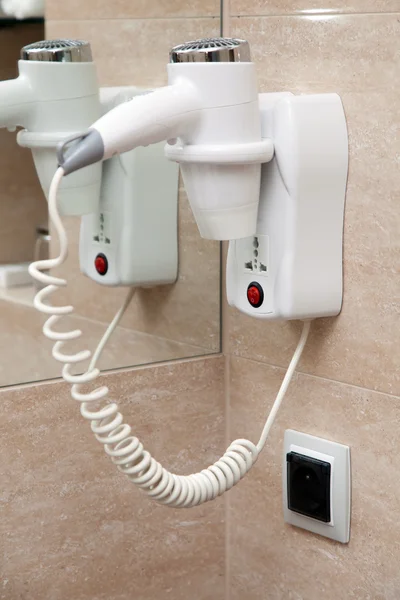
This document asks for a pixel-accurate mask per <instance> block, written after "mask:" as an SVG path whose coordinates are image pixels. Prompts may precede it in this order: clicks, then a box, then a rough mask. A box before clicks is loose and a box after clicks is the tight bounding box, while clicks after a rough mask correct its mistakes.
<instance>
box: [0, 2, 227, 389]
mask: <svg viewBox="0 0 400 600" xmlns="http://www.w3.org/2000/svg"><path fill="white" fill-rule="evenodd" d="M123 4H126V6H125V8H124V9H123V8H121V9H116V8H115V7H113V3H108V4H106V5H104V3H101V2H98V1H97V2H96V1H93V2H90V3H84V6H82V3H81V2H78V0H70V2H68V3H66V2H60V0H48V2H47V3H46V33H45V32H44V24H43V22H42V21H40V19H31V20H27V21H13V20H11V19H4V18H3V19H1V20H0V80H5V79H11V78H13V77H15V76H16V71H17V60H18V58H19V52H20V49H21V48H22V47H23V46H25V45H27V44H29V43H32V42H35V41H39V40H42V39H55V38H71V39H83V40H87V41H88V42H90V44H91V47H92V53H93V58H94V60H95V62H96V65H97V71H98V76H99V82H100V85H101V86H102V87H103V86H105V87H110V86H124V85H129V86H138V87H143V88H155V87H158V86H162V85H165V84H166V80H167V73H166V64H167V62H168V53H169V50H170V48H172V47H173V46H174V45H176V44H179V43H183V42H185V41H188V40H192V39H197V38H201V37H213V36H218V35H220V14H219V10H220V4H219V0H208V2H206V3H204V2H202V3H201V2H196V1H195V2H192V3H190V6H187V3H183V2H182V3H175V2H173V3H172V5H171V7H170V6H169V3H168V4H165V3H164V2H161V1H157V2H142V1H140V2H133V3H123ZM131 5H132V6H131ZM167 7H168V8H167ZM118 11H119V12H118ZM116 12H117V13H118V14H116ZM99 14H100V16H99ZM154 176H155V177H156V176H157V175H156V173H155V174H154ZM0 184H1V190H2V191H1V201H0V334H1V344H0V386H10V385H15V384H21V383H26V382H34V381H41V380H47V379H52V378H58V377H60V375H61V364H60V363H57V362H56V361H55V360H54V359H53V357H52V355H51V348H52V343H51V342H50V341H49V340H47V339H46V338H45V337H44V336H43V334H42V326H43V323H44V320H45V319H44V317H43V315H41V314H40V313H38V312H37V311H36V310H35V309H34V307H33V298H34V295H35V292H36V291H37V288H36V287H35V284H34V283H33V282H32V280H30V279H29V278H28V279H27V275H26V265H27V263H29V262H31V261H32V260H34V259H35V258H45V257H47V256H49V255H56V252H57V243H56V241H55V239H53V238H54V236H52V235H51V233H52V232H51V229H50V230H49V224H48V216H47V204H46V201H45V199H44V196H43V193H42V191H41V188H40V186H39V183H38V181H37V175H36V171H35V169H34V167H33V161H32V156H31V153H30V151H29V150H28V149H26V148H20V147H19V146H18V145H17V143H16V135H15V132H9V131H7V130H4V129H0ZM144 200H145V199H144ZM64 224H65V227H66V229H67V232H68V236H69V257H68V260H67V263H66V264H65V265H63V267H62V269H61V272H60V274H61V275H62V276H63V277H65V278H66V279H67V281H68V288H67V289H66V290H63V291H62V292H58V293H57V294H56V295H55V296H54V303H55V304H63V303H64V301H67V302H68V303H71V304H73V305H74V307H75V311H74V314H73V315H72V316H69V317H68V318H65V321H64V324H63V325H61V323H60V325H59V326H58V328H59V329H60V330H62V329H63V327H64V328H65V331H67V330H69V329H76V328H79V329H81V330H82V332H83V336H82V337H81V338H80V339H79V340H77V341H76V342H70V343H69V344H70V345H69V346H68V350H70V349H71V352H72V351H76V350H77V349H85V348H89V349H91V350H94V348H95V347H96V346H97V343H98V341H99V340H100V338H101V336H102V335H103V333H104V331H105V329H106V327H107V325H108V324H109V322H110V320H111V319H112V318H113V316H114V314H115V313H116V311H117V310H118V308H119V307H120V305H121V303H122V301H123V297H124V295H125V293H126V288H120V287H106V286H103V285H99V284H98V283H95V282H94V281H92V280H91V279H89V278H87V277H86V276H84V275H82V274H81V272H80V269H79V230H80V218H78V217H66V218H64ZM178 247H179V268H178V278H177V281H176V282H175V283H173V284H169V285H162V286H161V285H160V286H156V287H148V288H138V289H137V290H136V293H135V296H134V299H133V302H132V304H131V306H130V307H129V309H128V310H127V312H126V314H125V316H124V318H123V320H122V321H121V323H120V325H119V326H118V328H117V329H116V331H115V332H114V334H113V336H112V337H111V339H110V341H109V343H108V345H107V347H106V349H105V351H104V353H103V356H102V358H101V360H100V362H99V366H100V368H101V369H102V370H111V369H118V368H123V367H131V366H136V365H144V364H149V363H154V362H160V361H170V360H177V359H183V358H189V357H195V356H200V355H206V354H212V353H218V352H220V350H221V331H220V306H221V272H220V261H221V248H220V243H219V242H214V241H210V240H204V239H202V238H201V237H200V235H199V233H198V229H197V226H196V223H195V221H194V218H193V215H192V212H191V210H190V207H189V204H188V201H187V197H186V194H185V191H184V189H183V184H182V181H181V179H180V180H179V193H178Z"/></svg>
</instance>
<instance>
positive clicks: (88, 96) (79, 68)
mask: <svg viewBox="0 0 400 600" xmlns="http://www.w3.org/2000/svg"><path fill="white" fill-rule="evenodd" d="M18 71H19V76H18V77H17V78H16V79H11V80H8V81H2V82H0V127H7V128H8V129H16V128H17V127H22V128H23V129H22V131H20V132H19V133H18V137H17V139H18V143H19V145H20V146H24V147H26V148H30V149H31V150H32V154H33V160H34V163H35V167H36V170H37V173H38V177H39V180H40V183H41V186H42V188H43V191H44V193H45V196H46V198H47V197H48V192H49V188H50V183H51V180H52V177H53V175H54V171H55V170H56V168H57V156H56V148H57V144H58V143H59V142H60V141H61V140H63V139H65V137H67V136H68V135H69V134H72V133H76V132H81V131H84V130H86V129H87V127H88V126H89V125H90V124H91V123H92V122H93V121H94V120H96V119H98V118H99V117H100V115H101V106H100V99H99V86H98V82H97V75H96V67H95V63H94V62H93V59H92V53H91V49H90V44H89V43H88V42H84V41H81V40H45V41H42V42H36V43H34V44H30V45H29V46H25V47H24V48H22V50H21V60H19V62H18ZM100 186H101V166H100V165H93V166H92V167H90V168H89V169H85V170H84V171H82V172H80V173H77V174H76V175H74V176H73V177H71V178H69V179H65V180H64V181H63V183H62V186H61V189H60V206H61V209H62V212H63V213H64V214H78V215H81V214H85V213H88V212H92V211H93V210H94V209H95V207H96V206H97V204H98V201H99V195H100Z"/></svg>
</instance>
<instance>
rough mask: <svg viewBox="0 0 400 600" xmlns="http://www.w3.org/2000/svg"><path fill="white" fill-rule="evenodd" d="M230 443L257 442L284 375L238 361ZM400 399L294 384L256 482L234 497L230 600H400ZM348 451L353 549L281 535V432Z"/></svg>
mask: <svg viewBox="0 0 400 600" xmlns="http://www.w3.org/2000/svg"><path fill="white" fill-rule="evenodd" d="M230 371H231V388H230V390H231V391H230V394H231V398H230V432H229V435H230V439H232V440H233V439H235V438H237V437H249V438H250V439H251V440H253V441H255V442H256V441H257V439H258V436H259V435H260V432H261V429H262V426H263V423H264V420H265V418H266V415H267V414H268V411H269V408H270V406H271V405H272V402H273V399H274V397H275V395H276V393H277V390H278V388H279V385H280V382H281V380H282V377H283V375H284V371H283V369H280V368H274V367H271V366H267V365H263V364H261V363H256V362H253V361H249V360H245V359H240V358H235V357H232V359H231V365H230ZM399 400H400V398H393V397H392V396H387V395H384V394H380V393H376V392H372V391H368V390H364V389H361V388H357V387H353V386H348V385H344V384H340V383H336V382H330V381H326V380H323V379H319V378H315V377H312V376H307V375H299V374H298V375H296V376H295V378H294V381H293V382H292V384H291V386H290V388H289V392H288V395H287V397H286V398H285V400H284V403H283V405H282V408H281V411H280V413H279V414H278V417H277V421H276V423H275V424H274V426H273V428H272V430H271V434H270V439H269V441H268V442H267V446H266V448H265V449H264V452H263V453H262V454H261V456H260V458H259V460H258V461H257V464H256V465H255V467H254V468H253V470H252V472H251V473H249V474H248V475H247V477H246V478H245V480H244V481H242V482H241V483H240V484H239V485H238V486H237V487H236V488H234V489H233V490H231V491H230V492H229V496H228V504H229V513H228V514H229V517H228V518H229V521H228V522H229V569H230V573H231V578H230V582H229V589H230V595H229V598H230V600H239V599H240V600H242V599H244V598H246V600H265V599H266V598H268V600H283V599H285V600H289V599H293V600H294V599H299V600H300V599H304V600H305V599H307V600H319V599H320V598H324V600H336V599H337V598H346V599H347V598H349V599H350V598H352V599H353V598H354V599H359V600H367V598H369V599H372V598H374V599H376V600H378V599H379V600H397V599H398V598H399V597H400V575H399V569H398V560H399V556H400V541H399V540H400V524H399V519H398V496H399V489H398V488H399V485H398V481H397V478H396V477H394V476H393V473H394V472H396V456H397V449H398V446H399V432H398V425H397V423H398V421H399V418H400V403H399ZM288 428H291V429H296V430H298V431H302V432H305V433H309V434H312V435H317V436H319V437H323V438H327V439H331V440H333V441H337V442H341V443H344V444H348V445H350V446H351V463H352V522H351V540H350V543H349V544H348V545H342V544H339V543H336V542H333V541H329V540H328V539H326V538H322V537H318V536H316V535H313V534H311V533H308V532H305V531H302V530H300V529H296V528H294V527H292V526H289V525H285V524H284V522H283V516H282V491H281V472H282V470H281V469H282V468H281V461H282V449H283V435H284V431H285V429H288Z"/></svg>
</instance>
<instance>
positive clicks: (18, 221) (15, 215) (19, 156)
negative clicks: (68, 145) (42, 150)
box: [0, 24, 47, 264]
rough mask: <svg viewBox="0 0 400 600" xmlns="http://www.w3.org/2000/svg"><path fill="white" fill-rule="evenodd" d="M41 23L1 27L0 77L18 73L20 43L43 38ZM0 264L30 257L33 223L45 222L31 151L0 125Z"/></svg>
mask: <svg viewBox="0 0 400 600" xmlns="http://www.w3.org/2000/svg"><path fill="white" fill-rule="evenodd" d="M43 36H44V28H43V25H42V24H19V25H15V26H7V27H1V35H0V54H1V60H0V81H1V80H5V79H13V78H14V77H16V76H17V61H18V59H19V51H20V49H21V48H22V46H25V45H26V44H30V43H31V42H35V41H37V40H40V39H43ZM0 189H1V199H0V264H6V263H20V262H26V261H29V260H32V259H33V249H34V244H35V239H36V227H38V226H39V225H42V224H46V223H47V206H46V200H45V198H44V196H43V192H42V190H41V187H40V185H39V183H38V181H37V176H36V171H35V169H34V167H33V161H32V155H31V153H30V152H29V151H28V150H27V149H26V148H20V147H19V146H18V145H17V142H16V134H15V133H14V132H13V133H10V132H9V131H7V130H5V129H0Z"/></svg>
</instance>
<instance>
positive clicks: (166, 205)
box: [79, 87, 179, 287]
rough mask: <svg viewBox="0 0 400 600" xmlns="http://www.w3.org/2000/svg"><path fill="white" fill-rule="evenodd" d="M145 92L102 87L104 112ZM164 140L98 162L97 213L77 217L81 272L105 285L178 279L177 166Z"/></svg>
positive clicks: (127, 284) (145, 91) (165, 282)
mask: <svg viewBox="0 0 400 600" xmlns="http://www.w3.org/2000/svg"><path fill="white" fill-rule="evenodd" d="M146 93H148V91H147V90H143V89H140V88H136V87H113V88H101V90H100V100H101V105H102V109H103V114H105V113H106V112H108V111H109V110H111V109H112V108H114V107H115V106H117V105H118V104H121V103H122V102H126V101H128V100H131V99H132V98H133V97H134V96H136V95H138V94H146ZM164 146H165V142H161V143H159V144H153V145H151V146H147V147H139V148H136V149H135V150H131V151H130V152H125V153H124V154H120V155H117V156H114V157H113V158H111V159H109V160H107V161H105V162H104V163H103V173H102V184H101V194H100V202H99V206H98V208H97V210H96V211H95V212H92V213H90V214H86V215H83V216H82V224H81V233H80V243H79V261H80V269H81V271H82V273H84V274H85V275H87V276H88V277H90V278H91V279H93V280H94V281H96V282H97V283H100V284H103V285H108V286H138V287H151V286H156V285H161V284H170V283H174V282H175V281H176V279H177V276H178V181H179V166H178V164H176V163H174V162H171V161H169V160H168V159H167V158H166V157H165V153H164Z"/></svg>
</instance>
